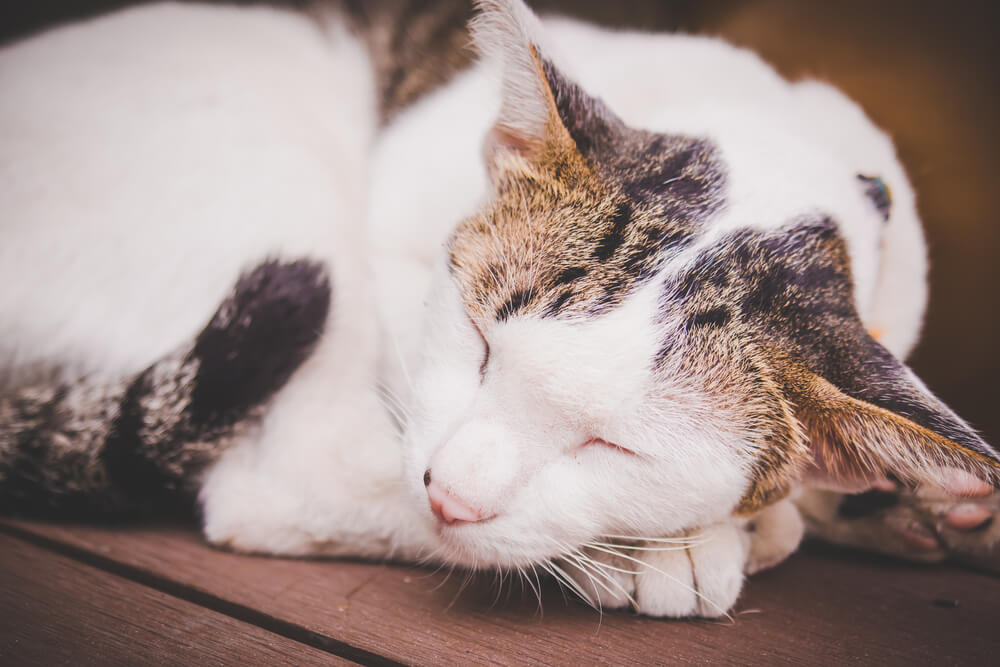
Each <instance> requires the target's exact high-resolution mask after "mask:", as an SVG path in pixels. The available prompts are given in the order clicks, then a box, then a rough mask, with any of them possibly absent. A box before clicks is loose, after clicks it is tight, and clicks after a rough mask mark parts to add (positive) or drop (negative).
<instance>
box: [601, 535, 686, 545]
mask: <svg viewBox="0 0 1000 667" xmlns="http://www.w3.org/2000/svg"><path fill="white" fill-rule="evenodd" d="M601 537H602V538H606V539H610V540H629V541H633V542H664V543H669V544H688V543H691V542H695V541H697V540H700V539H702V537H703V536H702V535H700V534H699V535H679V536H676V537H643V536H641V535H601Z"/></svg>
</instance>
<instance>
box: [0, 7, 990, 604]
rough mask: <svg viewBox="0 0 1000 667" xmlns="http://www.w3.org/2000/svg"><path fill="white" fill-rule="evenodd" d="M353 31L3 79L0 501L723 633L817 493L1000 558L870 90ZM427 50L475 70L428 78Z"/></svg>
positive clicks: (719, 61) (602, 52)
mask: <svg viewBox="0 0 1000 667" xmlns="http://www.w3.org/2000/svg"><path fill="white" fill-rule="evenodd" d="M349 4H350V3H349ZM358 4H359V3H353V5H352V6H351V7H348V8H342V7H340V6H339V5H334V4H324V5H320V6H317V7H315V8H313V9H312V10H311V11H309V12H293V11H284V10H276V9H265V8H256V9H248V8H240V9H236V8H221V7H207V6H195V5H156V6H149V7H143V8H137V9H132V10H128V11H123V12H119V13H116V14H113V15H109V16H107V17H104V18H100V19H97V20H94V21H90V22H85V23H81V24H77V25H73V26H69V27H65V28H61V29H58V30H54V31H50V32H48V33H45V34H42V35H40V36H37V37H34V38H31V39H28V40H25V41H22V42H20V43H17V44H14V45H12V46H9V47H7V48H5V49H4V50H3V51H2V52H0V146H2V148H0V174H2V177H0V209H2V210H3V211H4V215H3V223H2V225H3V226H2V232H0V234H2V236H0V239H2V242H0V278H2V281H3V282H2V284H4V285H5V286H6V287H5V288H3V289H2V290H0V388H2V390H3V398H2V399H0V499H2V507H5V508H7V509H8V510H13V511H22V512H25V511H26V512H38V511H48V512H52V513H59V514H64V515H66V514H79V515H94V514H108V513H111V514H114V513H119V514H128V513H133V514H134V513H142V512H147V511H154V510H163V509H169V508H173V507H178V506H184V505H185V503H190V502H192V501H195V502H197V504H198V505H199V506H200V510H201V512H202V517H203V526H204V532H205V535H206V537H207V539H208V540H210V541H211V542H213V543H215V544H218V545H224V546H228V547H230V548H233V549H238V550H241V551H249V552H259V553H269V554H288V555H322V556H338V555H354V556H364V557H372V558H386V557H391V558H398V559H406V560H415V559H428V560H432V561H442V562H447V563H452V564H458V565H462V566H467V567H473V568H529V567H532V566H534V567H540V568H542V569H547V570H549V571H550V572H552V573H553V574H554V575H555V576H557V577H559V578H560V579H562V580H563V581H564V582H565V583H566V584H567V585H568V586H570V587H571V588H573V589H574V590H576V591H577V592H578V593H579V594H580V595H581V596H582V597H584V598H587V599H589V600H590V601H591V602H593V603H595V604H601V605H602V606H604V607H619V606H627V605H631V606H634V607H635V608H636V609H638V610H639V611H641V612H643V613H647V614H652V615H665V616H687V615H701V616H718V615H721V614H724V613H726V611H727V610H728V609H729V608H730V607H731V606H732V605H733V604H734V603H735V601H736V598H737V596H738V595H739V592H740V588H741V586H742V581H743V576H744V573H746V572H752V571H755V570H757V569H760V568H761V567H765V566H768V565H771V564H774V563H776V562H778V561H780V560H781V559H783V558H784V557H785V556H787V555H788V553H790V552H791V551H792V550H794V548H795V547H796V546H797V544H798V541H799V539H800V538H801V535H802V531H803V521H802V518H801V516H800V514H799V510H797V509H796V508H795V506H793V505H792V504H791V499H792V498H796V497H798V501H799V505H800V507H801V508H802V512H803V515H804V516H805V518H806V520H807V522H808V523H809V525H810V526H811V527H812V528H813V529H814V530H815V531H816V532H817V533H818V534H820V535H823V536H826V537H828V538H830V539H834V540H837V541H841V542H848V543H856V544H862V545H864V546H867V547H869V548H875V549H879V550H885V551H889V552H892V553H900V554H903V555H909V556H911V557H922V558H931V559H933V558H941V557H943V556H944V555H946V554H947V553H948V552H949V550H950V549H953V548H965V549H972V548H979V547H985V546H988V545H990V544H992V543H993V542H995V541H996V540H997V539H998V537H1000V535H998V533H997V531H996V530H994V527H993V526H985V524H986V523H987V522H988V521H989V520H990V519H991V518H992V512H993V507H994V505H993V504H994V502H995V501H994V500H993V497H992V496H990V497H986V498H985V499H984V500H981V501H976V503H978V504H976V503H974V504H972V505H969V504H968V503H967V502H965V501H962V500H960V499H958V498H957V497H956V494H960V493H966V494H971V495H977V494H978V495H984V494H988V493H989V486H988V485H987V484H986V483H987V482H988V483H989V484H993V485H996V484H997V482H998V481H1000V456H998V454H997V452H996V450H994V449H993V448H991V447H990V446H989V445H987V444H986V443H984V442H983V441H982V440H981V439H980V438H979V437H978V436H977V435H976V434H975V433H974V432H973V431H972V430H971V429H969V428H968V426H966V424H965V423H964V422H962V421H961V419H959V418H958V417H957V416H955V415H954V413H952V412H951V411H950V410H949V409H948V408H947V407H946V406H944V405H943V404H941V403H940V402H939V401H938V400H937V399H935V398H934V397H933V396H932V395H931V394H930V393H929V392H928V391H927V389H926V388H925V387H924V386H923V385H922V384H921V382H920V381H919V380H918V379H917V378H916V377H915V376H914V375H913V374H912V373H911V372H910V371H909V369H907V367H906V366H904V365H903V364H902V362H901V361H899V360H900V359H901V358H903V357H904V356H905V355H906V353H907V352H908V351H909V349H910V348H911V347H912V345H913V344H914V342H915V340H916V337H917V334H918V330H919V326H920V321H921V317H922V314H923V310H924V307H925V301H926V283H925V274H926V259H925V251H924V244H923V237H922V233H921V230H920V226H919V220H918V217H917V213H916V209H915V205H914V197H913V192H912V190H911V188H910V186H909V183H908V181H907V179H906V176H905V174H904V173H903V170H902V169H901V167H900V165H899V163H898V161H897V159H896V157H895V153H894V151H893V147H892V144H891V143H890V142H889V140H888V139H887V138H886V137H885V136H884V135H883V134H882V133H881V132H880V131H879V130H877V129H876V128H875V127H874V126H873V125H872V124H871V123H870V122H869V121H868V120H867V119H866V118H865V116H864V114H863V113H862V112H861V111H860V110H859V109H858V108H857V107H856V106H855V105H854V104H852V103H851V102H850V101H848V100H847V99H845V98H844V97H843V96H842V95H841V94H839V93H838V92H837V91H835V90H833V89H832V88H830V87H828V86H826V85H823V84H819V83H812V82H805V83H797V84H790V83H788V82H786V81H784V80H782V79H781V78H779V77H778V76H777V75H776V74H775V73H774V72H773V70H771V69H770V68H769V67H768V66H766V65H765V64H763V63H762V62H761V61H760V60H758V59H757V58H756V57H755V56H753V55H752V54H750V53H747V52H745V51H741V50H738V49H734V48H732V47H730V46H728V45H726V44H724V43H722V42H719V41H716V40H710V39H701V38H693V37H679V36H667V35H651V34H639V33H631V32H611V31H607V30H602V29H599V28H596V27H593V26H588V25H585V24H581V23H578V22H574V21H570V20H566V19H558V18H552V19H547V20H545V21H543V22H539V21H538V20H537V19H536V18H535V16H534V15H533V14H532V13H531V12H530V10H528V9H527V8H526V7H525V6H524V5H523V4H521V3H520V2H517V1H514V0H510V1H500V0H496V1H484V2H480V3H479V13H478V16H477V18H476V19H475V23H474V30H473V32H474V40H475V45H476V46H477V47H478V50H479V52H480V53H482V54H483V57H482V58H480V59H479V60H478V61H477V62H475V63H471V64H468V66H467V67H464V68H462V67H461V65H463V64H465V60H466V58H464V56H462V55H460V54H457V49H458V47H457V46H456V44H459V43H460V42H461V35H464V34H465V32H464V28H463V24H462V20H463V19H464V17H465V14H466V10H467V7H465V5H463V4H462V3H458V4H457V5H449V6H448V7H447V8H446V9H442V10H437V9H434V8H431V9H426V10H425V13H423V14H419V13H418V14H413V13H408V12H409V9H410V8H409V7H408V4H407V3H388V4H386V5H384V6H383V5H378V6H377V7H376V8H374V9H373V8H372V7H371V6H367V7H366V6H364V4H363V3H362V4H361V5H360V6H354V5H358ZM435 11H437V12H438V13H435ZM401 26H410V27H411V28H412V29H411V30H409V31H407V32H406V33H401V32H400V30H401ZM400 35H402V36H400ZM421 35H424V36H426V37H427V39H428V40H430V39H431V38H432V37H433V36H437V38H438V39H437V40H436V42H437V43H439V44H444V45H445V46H446V47H447V48H448V49H451V51H449V52H447V53H445V54H444V55H441V54H440V53H439V54H438V55H436V56H433V57H431V58H430V60H428V61H421V62H420V63H419V64H417V65H413V66H411V65H410V63H411V62H413V61H412V55H413V53H414V52H419V50H420V48H419V47H420V46H421V45H420V44H418V43H415V42H419V38H420V36H421ZM444 37H446V39H445V38H444ZM407 40H409V41H407ZM429 44H430V42H429V41H428V42H427V43H426V44H424V46H428V45H429ZM445 74H448V76H445ZM206 322H208V324H207V325H206V324H205V323H206ZM874 330H878V331H879V332H881V335H880V339H879V340H878V341H876V340H875V339H874V338H872V336H871V335H869V333H868V332H869V331H874ZM890 479H892V480H894V481H889V480H890ZM907 484H909V485H921V486H920V487H919V488H920V491H918V492H910V493H908V494H904V495H903V496H901V497H902V501H901V502H900V503H899V504H897V505H896V506H895V507H892V508H888V509H886V510H883V511H881V512H880V513H877V514H874V515H872V514H870V513H868V512H867V510H866V511H864V512H861V511H857V512H855V515H860V514H864V515H865V518H863V519H852V518H850V517H851V512H843V511H840V510H841V509H842V507H843V505H844V501H843V496H842V495H840V493H839V492H843V491H858V490H863V489H866V488H869V487H872V486H876V487H880V488H886V487H888V486H894V487H898V486H901V485H907ZM816 489H835V490H837V491H838V493H833V492H830V491H821V490H816ZM935 494H938V495H935ZM941 494H943V495H941ZM894 497H896V496H894ZM851 502H854V505H853V506H852V507H855V509H857V507H856V506H858V505H859V503H858V502H857V501H851ZM970 507H971V508H972V509H969V508H970ZM983 526H985V529H980V530H977V531H975V532H970V530H969V529H970V528H982V527H983ZM751 528H752V530H751ZM929 530H930V531H931V532H928V531H929ZM921 537H925V538H927V539H929V540H930V542H929V543H927V542H924V543H921V542H920V538H921Z"/></svg>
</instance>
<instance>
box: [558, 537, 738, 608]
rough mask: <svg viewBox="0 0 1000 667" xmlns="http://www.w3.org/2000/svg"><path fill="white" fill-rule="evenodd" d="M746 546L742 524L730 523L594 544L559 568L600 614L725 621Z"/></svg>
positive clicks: (734, 596)
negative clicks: (652, 537) (673, 534)
mask: <svg viewBox="0 0 1000 667" xmlns="http://www.w3.org/2000/svg"><path fill="white" fill-rule="evenodd" d="M606 545H607V546H606ZM750 546H751V537H750V533H749V532H748V531H747V530H746V527H745V524H744V523H743V522H740V521H732V522H726V523H722V524H717V525H715V526H711V527H709V528H705V529H703V530H700V531H698V532H696V533H692V534H690V535H688V536H685V537H681V538H664V539H662V540H646V541H641V542H635V543H628V544H618V545H613V546H612V545H611V543H602V542H598V543H595V544H592V545H590V546H588V547H586V548H585V549H583V550H582V553H580V554H576V555H573V556H570V557H568V558H566V559H565V560H564V561H562V562H561V563H560V567H562V569H563V570H564V571H565V572H566V573H567V574H569V575H570V576H571V577H572V578H573V579H574V581H575V583H576V585H577V586H579V587H580V589H581V590H582V591H583V593H584V597H585V598H588V599H589V601H591V602H592V603H593V605H594V606H598V607H600V608H603V609H616V608H626V607H632V608H633V609H634V610H635V611H637V612H639V613H640V614H646V615H648V616H663V617H672V618H683V617H691V616H698V617H703V618H717V617H720V616H725V615H727V614H728V613H729V610H730V609H731V608H732V607H733V605H734V604H735V603H736V599H737V598H738V597H739V595H740V591H741V590H742V588H743V573H744V569H745V567H746V564H747V558H748V556H749V554H750Z"/></svg>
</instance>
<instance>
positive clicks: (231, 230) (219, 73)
mask: <svg viewBox="0 0 1000 667" xmlns="http://www.w3.org/2000/svg"><path fill="white" fill-rule="evenodd" d="M373 105H374V101H373V92H372V84H371V81H370V74H369V67H368V64H367V62H366V56H365V55H364V51H363V48H362V46H361V45H360V44H359V43H358V42H357V41H356V40H355V39H354V38H352V37H350V35H349V34H348V32H347V31H346V29H344V28H343V27H342V25H340V24H339V22H338V19H337V18H336V17H335V16H327V17H325V18H324V19H323V20H317V19H315V18H311V17H307V16H305V15H301V14H297V13H293V12H286V11H279V10H275V9H267V8H256V9H248V8H240V9H235V8H224V7H208V6H191V5H155V6H149V7H142V8H137V9H133V10H128V11H123V12H119V13H116V14H112V15H109V16H106V17H102V18H99V19H96V20H93V21H89V22H85V23H82V24H78V25H73V26H69V27H65V28H60V29H57V30H54V31H51V32H49V33H46V34H43V35H40V36H36V37H33V38H29V39H27V40H25V41H22V42H20V43H16V44H13V45H11V46H9V47H6V48H5V49H3V50H2V51H0V146H2V148H0V209H2V210H3V211H4V216H3V220H2V222H0V225H2V227H0V235H2V239H3V241H2V242H0V280H3V282H4V284H6V285H8V286H13V285H16V286H17V288H16V289H4V290H0V341H2V342H0V378H2V377H3V375H4V374H5V372H6V375H7V378H6V379H7V381H8V382H16V381H17V377H16V376H17V374H18V373H19V372H21V371H20V370H19V369H26V368H29V367H31V366H32V365H33V362H36V361H40V360H53V359H55V360H67V359H72V360H74V361H75V362H78V363H81V364H82V367H81V368H80V369H79V370H80V371H95V370H101V371H104V372H109V373H121V372H127V371H132V370H134V369H135V368H137V367H141V366H142V365H143V364H145V363H148V362H149V360H151V359H153V358H156V357H157V356H159V355H161V354H163V353H164V352H165V351H167V350H169V349H171V348H172V347H173V346H175V345H177V344H178V343H179V342H180V341H183V340H184V339H185V338H186V337H188V336H190V335H191V334H192V333H193V332H194V331H196V330H197V329H198V327H199V326H201V325H202V324H203V322H204V321H205V318H206V317H207V316H208V315H210V314H211V312H212V311H213V309H214V308H215V306H216V305H217V303H218V302H219V300H220V299H221V297H222V295H223V294H224V293H225V291H226V289H227V288H228V287H229V286H230V285H231V284H232V283H233V281H234V279H235V276H236V275H237V274H238V272H239V270H240V269H242V268H246V267H247V266H249V265H252V264H253V263H255V262H257V261H259V260H260V259H262V258H263V257H266V256H276V255H277V256H282V255H287V256H299V255H308V256H316V255H319V257H318V259H321V260H323V261H329V262H330V263H331V265H332V266H336V267H337V269H336V270H337V271H343V272H344V273H345V274H346V275H351V274H352V272H356V271H360V270H361V266H360V263H359V260H358V259H356V258H357V256H358V254H359V253H357V252H356V245H357V244H360V243H362V232H361V229H360V227H361V225H359V224H358V220H359V219H361V218H362V217H363V215H364V210H363V201H361V197H359V196H357V195H356V194H355V193H357V192H360V191H363V180H362V179H363V176H364V173H363V172H364V169H363V166H364V162H365V156H366V152H367V148H368V144H369V142H370V140H371V134H372V132H373V131H374V128H373V125H374V108H373ZM352 244H354V245H355V247H354V248H352V247H351V246H352ZM108 322H114V326H108ZM0 384H3V383H2V382H0Z"/></svg>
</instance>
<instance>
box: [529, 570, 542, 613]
mask: <svg viewBox="0 0 1000 667" xmlns="http://www.w3.org/2000/svg"><path fill="white" fill-rule="evenodd" d="M531 572H532V574H534V575H535V583H532V582H531V577H530V576H529V577H528V585H529V586H531V590H533V591H534V592H535V597H536V598H538V615H539V616H540V617H544V616H545V611H544V610H543V609H542V582H541V580H539V578H538V571H537V570H536V569H535V566H534V565H532V566H531Z"/></svg>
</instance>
